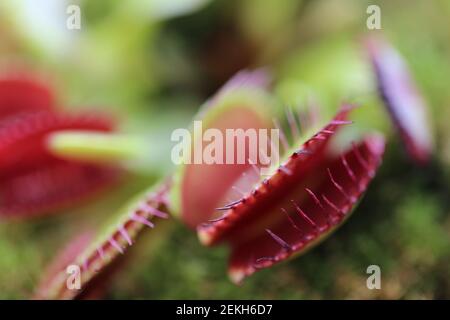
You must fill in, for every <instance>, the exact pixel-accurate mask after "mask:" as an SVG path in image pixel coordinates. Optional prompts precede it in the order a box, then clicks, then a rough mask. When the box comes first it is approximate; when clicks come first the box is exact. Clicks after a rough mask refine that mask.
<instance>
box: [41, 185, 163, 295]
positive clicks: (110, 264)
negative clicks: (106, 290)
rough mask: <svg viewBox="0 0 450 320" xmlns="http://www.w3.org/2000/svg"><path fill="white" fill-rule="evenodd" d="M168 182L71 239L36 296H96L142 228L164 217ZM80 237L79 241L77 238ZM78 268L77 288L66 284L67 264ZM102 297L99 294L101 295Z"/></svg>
mask: <svg viewBox="0 0 450 320" xmlns="http://www.w3.org/2000/svg"><path fill="white" fill-rule="evenodd" d="M169 186H170V181H167V182H163V183H161V184H157V185H156V186H155V187H151V188H150V189H149V190H147V191H145V192H143V194H142V195H138V196H137V197H136V199H135V200H133V201H130V203H129V204H128V205H126V206H125V207H124V208H123V209H122V210H121V211H120V212H119V214H118V215H117V216H115V217H113V218H112V219H111V222H110V223H107V224H105V226H104V228H103V229H102V230H100V231H99V232H98V233H94V232H92V231H85V232H83V233H82V235H86V236H77V237H76V238H75V239H73V240H72V241H71V242H70V243H69V245H68V246H67V247H66V248H65V249H64V250H63V251H62V252H61V253H60V255H59V256H58V257H57V258H55V260H54V262H53V263H52V264H51V265H50V267H49V268H48V269H47V272H46V275H45V277H43V278H42V280H41V283H40V284H39V285H38V287H37V290H36V292H35V296H34V297H35V298H37V299H75V298H77V299H84V298H90V297H96V298H98V297H99V296H98V294H100V292H98V291H97V289H98V288H97V286H98V285H100V284H103V285H105V286H106V285H107V282H108V280H109V278H110V277H111V276H112V275H113V274H114V272H115V271H116V270H118V269H119V270H120V265H121V263H122V261H123V259H125V258H126V256H125V255H126V254H128V252H127V251H128V250H129V248H130V247H131V246H132V245H133V244H134V242H135V241H137V239H138V238H139V235H140V234H141V232H142V231H143V230H144V229H145V228H150V229H153V228H154V227H155V221H154V220H155V218H158V219H167V218H168V215H167V213H166V211H167V191H168V188H169ZM80 237H81V239H82V240H80ZM70 265H75V266H78V267H79V268H80V283H81V288H80V289H79V290H76V289H73V288H70V287H69V286H68V285H67V280H68V274H67V272H66V270H67V267H68V266H70ZM100 297H101V294H100Z"/></svg>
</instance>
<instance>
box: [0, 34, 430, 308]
mask: <svg viewBox="0 0 450 320" xmlns="http://www.w3.org/2000/svg"><path fill="white" fill-rule="evenodd" d="M367 43H368V45H367V48H368V50H367V51H368V54H367V56H368V64H369V62H371V63H372V65H373V70H374V79H375V80H376V81H377V84H378V88H379V94H380V97H382V98H383V100H384V102H385V105H386V107H387V110H388V113H389V114H390V115H391V117H392V119H393V123H394V124H395V126H396V127H397V128H398V129H399V136H400V137H401V138H402V141H403V142H404V145H405V146H406V150H407V151H408V153H409V154H410V155H411V156H412V158H413V159H414V160H415V161H416V162H417V163H418V164H420V165H425V164H426V163H427V162H428V161H429V160H430V158H431V156H432V151H433V142H432V139H431V133H430V125H429V123H428V118H427V116H425V115H426V106H425V102H424V101H423V99H422V97H421V96H420V94H419V93H418V91H417V88H416V86H415V85H413V83H414V82H413V80H412V78H411V76H410V75H409V73H408V70H407V67H406V64H404V63H403V61H402V59H401V57H400V55H398V54H397V53H396V51H395V49H393V48H391V47H390V45H389V44H388V43H387V42H386V41H384V40H382V39H381V38H379V39H376V40H375V39H370V41H368V42H367ZM269 79H270V75H268V74H267V73H266V72H265V71H262V70H256V71H241V72H240V73H238V74H237V75H236V76H234V77H233V78H232V79H230V80H229V81H228V82H227V84H225V85H224V86H223V88H222V89H221V90H219V92H217V93H216V94H215V95H214V96H213V97H211V98H210V99H209V100H207V101H206V102H205V104H204V105H203V106H202V107H201V109H200V112H199V113H198V115H197V116H196V117H195V119H194V120H195V121H201V123H202V125H203V129H204V130H207V129H215V130H216V132H220V133H222V134H223V135H224V136H225V132H226V130H231V129H233V130H237V129H240V130H243V131H244V132H245V131H246V130H267V132H270V130H276V131H277V132H278V141H276V143H275V145H277V146H279V149H280V152H279V154H278V157H277V160H278V161H276V163H271V165H269V166H267V163H265V162H264V161H262V160H261V158H259V157H256V158H252V157H251V156H250V155H249V154H250V153H251V152H250V151H251V147H250V146H249V145H248V144H243V145H242V147H243V150H234V149H233V151H237V152H242V153H243V154H244V155H245V157H244V162H243V163H236V164H230V163H184V164H180V165H178V166H177V167H176V168H175V170H174V172H173V173H172V174H170V175H169V176H167V177H165V178H163V179H162V180H161V181H160V182H159V183H157V184H155V185H153V186H150V187H149V189H148V190H144V191H143V192H142V194H140V195H137V196H136V198H135V199H134V200H132V201H130V203H128V204H127V205H125V206H124V207H123V208H122V209H121V210H120V212H119V213H118V216H117V217H116V218H114V219H113V220H112V221H110V222H109V223H107V224H105V226H104V228H102V229H101V230H96V231H93V230H84V231H80V232H79V234H78V236H77V237H76V238H75V239H73V241H72V242H70V243H69V244H68V245H67V247H66V249H65V250H63V251H62V252H61V253H60V254H59V255H57V257H56V258H55V260H54V261H53V262H52V263H51V264H50V265H49V267H48V269H47V272H46V274H45V275H44V276H43V277H42V279H41V282H40V284H39V285H38V286H37V288H36V290H35V295H34V297H35V298H40V299H72V298H92V297H96V298H98V297H101V295H102V294H103V289H104V287H105V285H106V284H107V283H108V282H109V281H110V279H112V277H114V275H115V274H117V273H119V272H120V271H121V268H122V265H123V262H124V260H125V259H129V258H132V257H131V256H130V255H129V252H128V251H129V250H130V248H131V247H132V246H134V245H135V243H136V242H137V241H140V239H141V235H142V234H143V233H144V232H151V229H154V228H158V224H160V223H175V221H181V222H182V223H183V224H184V225H185V226H186V227H187V228H189V229H191V230H192V232H194V233H196V234H197V236H198V238H199V241H200V242H201V243H202V244H203V245H205V246H206V247H213V246H217V245H225V246H227V247H228V250H229V258H228V275H229V278H230V279H231V281H232V282H234V283H236V284H241V283H242V282H243V281H245V278H246V277H249V276H251V275H252V274H253V273H255V272H258V271H259V270H261V269H266V268H270V267H271V266H273V265H276V264H278V263H280V262H283V261H286V260H289V259H291V258H294V257H296V256H299V255H301V254H303V253H305V252H306V251H308V250H310V249H311V248H313V247H314V246H316V245H318V244H319V243H320V242H321V241H323V240H325V239H326V238H327V237H332V233H333V231H335V230H336V229H337V228H338V227H339V226H341V225H342V224H343V223H344V222H345V221H346V220H347V219H348V218H349V217H350V215H351V214H352V212H353V211H354V210H355V208H356V207H357V205H358V203H359V202H360V200H361V199H362V197H363V195H364V194H365V192H366V191H367V190H368V189H369V187H370V183H371V181H372V180H373V179H374V178H375V177H376V175H377V170H378V168H379V166H380V165H381V164H382V160H383V154H384V150H385V145H386V143H387V142H386V140H385V137H384V135H383V133H380V132H374V130H372V128H364V130H352V127H353V126H354V123H353V117H352V113H353V112H354V111H355V110H354V109H355V108H364V106H353V105H351V104H347V103H343V104H342V105H340V106H336V108H335V109H336V112H335V114H334V116H332V117H330V118H320V117H318V116H317V115H318V113H317V110H316V109H315V106H313V105H311V106H308V108H307V110H306V111H307V112H304V111H305V110H297V109H295V108H291V107H285V106H283V107H280V106H279V103H278V102H277V98H276V97H275V95H274V94H273V93H272V90H271V87H270V81H269ZM405 101H407V102H408V103H405ZM12 105H14V106H15V107H14V108H13V109H12V108H11V106H12ZM305 114H306V116H305ZM0 117H1V119H0V121H1V123H0V124H1V126H0V154H2V155H3V156H2V160H1V161H0V169H1V170H2V175H3V180H2V186H1V189H0V195H1V199H0V200H1V202H0V215H1V216H2V217H5V218H8V219H10V218H17V217H20V218H27V217H36V216H38V215H41V214H49V213H55V212H57V210H59V209H60V208H64V207H67V206H72V205H74V204H76V203H78V202H79V201H81V200H84V199H85V198H88V196H90V195H93V194H94V193H96V192H98V191H100V190H101V189H103V188H104V187H105V186H108V185H110V184H112V183H113V182H117V181H118V179H117V178H118V177H119V176H120V174H121V173H122V171H123V168H122V167H121V165H120V161H108V156H103V157H102V155H101V153H102V152H101V151H97V152H98V155H99V156H98V157H93V158H96V160H97V161H86V159H88V158H89V155H88V154H87V153H89V152H90V151H89V150H94V149H95V143H93V146H91V149H89V148H87V149H83V148H78V149H77V148H75V149H74V148H69V147H68V145H69V143H70V141H69V139H68V138H67V137H69V136H70V137H72V138H73V137H74V135H73V132H75V133H76V134H78V135H77V136H76V137H77V143H78V144H81V145H82V144H83V142H86V144H89V141H90V140H91V141H93V140H92V139H93V138H94V137H99V136H101V137H102V138H101V139H104V140H101V139H100V140H98V141H100V142H102V141H104V143H111V144H113V143H114V141H116V142H117V141H119V140H117V139H116V133H115V126H114V122H113V121H112V120H111V119H109V118H105V117H104V116H101V115H98V114H92V115H91V114H88V115H84V114H83V115H69V114H66V113H65V112H62V111H61V110H60V109H59V108H58V107H57V106H56V103H55V102H54V99H53V97H52V91H51V90H50V89H48V88H46V87H45V86H44V85H41V84H39V81H35V80H34V79H31V78H27V77H24V76H20V77H19V76H14V77H9V78H6V79H4V80H2V81H0ZM418 127H419V128H420V130H413V129H411V128H418ZM71 134H72V135H71ZM80 134H81V135H80ZM55 137H57V138H58V139H57V140H56V138H55ZM114 139H115V140H114ZM55 141H57V143H55ZM72 142H73V141H72ZM196 144H201V146H202V147H203V148H202V150H205V147H207V146H208V142H207V141H204V140H202V137H195V135H194V139H193V140H191V141H190V143H189V144H188V145H186V146H185V148H184V149H183V150H185V151H186V150H187V151H192V150H193V148H194V145H196ZM260 149H264V152H263V154H265V155H266V156H268V154H267V150H266V149H268V150H269V151H270V152H272V153H273V152H278V148H275V147H274V144H273V143H270V142H268V141H266V143H265V144H264V145H258V149H257V152H256V154H257V155H260V154H261V151H262V150H260ZM86 150H87V151H86ZM214 152H220V153H221V154H224V155H225V154H226V153H227V149H225V148H224V149H223V150H217V149H216V150H214ZM119 153H120V152H119ZM123 153H124V154H125V153H127V151H126V150H124V151H123ZM108 154H111V153H108ZM18 159H23V160H21V161H18ZM89 160H92V159H89ZM109 160H110V159H109ZM263 160H265V159H263ZM3 172H7V173H8V174H4V173H3ZM33 186H34V187H33ZM360 214H364V213H363V212H361V213H360ZM165 221H167V222H165ZM330 241H332V240H331V239H330ZM68 266H78V267H79V276H80V283H81V288H79V289H73V288H71V287H69V286H68V283H67V277H68V274H67V267H68Z"/></svg>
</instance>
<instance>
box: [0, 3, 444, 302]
mask: <svg viewBox="0 0 450 320" xmlns="http://www.w3.org/2000/svg"><path fill="white" fill-rule="evenodd" d="M69 4H78V5H80V7H81V17H82V21H81V23H82V24H81V30H68V29H67V28H66V19H67V17H68V15H67V14H66V7H67V6H68V5H69ZM370 4H377V5H379V6H380V8H381V19H382V20H381V21H382V32H383V33H384V35H385V36H386V37H387V38H388V39H389V40H390V41H391V42H392V43H393V44H394V45H395V46H396V47H397V48H398V50H399V51H400V52H401V53H402V54H403V56H404V57H405V59H406V61H407V62H408V64H409V66H410V68H411V71H412V74H413V75H414V77H415V79H416V80H417V82H418V85H419V87H420V89H421V91H422V93H423V95H424V97H425V99H426V100H427V101H428V103H429V106H430V113H431V115H432V120H433V130H434V133H433V134H434V137H435V140H436V151H435V154H434V157H433V160H432V162H431V164H430V165H429V166H428V167H425V168H418V167H416V166H414V165H413V164H412V163H411V162H410V160H409V159H408V157H407V156H406V155H405V153H404V152H403V151H402V148H401V142H400V141H399V137H398V134H397V133H396V131H395V130H394V129H393V128H392V126H391V124H390V122H389V119H388V117H387V115H386V112H385V110H384V108H383V106H382V104H381V103H380V101H379V99H378V96H377V95H376V92H375V86H374V83H373V76H372V74H371V70H370V66H369V65H368V63H367V59H366V57H365V54H364V51H363V48H362V46H361V39H362V37H364V35H367V34H370V32H372V31H369V30H368V29H367V27H366V19H367V17H368V15H367V13H366V9H367V6H368V5H370ZM255 67H267V68H268V70H270V71H271V72H272V74H273V76H274V92H275V93H276V94H277V96H278V97H279V99H280V100H281V101H282V102H283V103H285V104H286V105H298V104H302V103H305V101H306V100H307V99H313V100H314V101H315V102H317V103H318V104H320V105H321V106H323V110H324V114H327V113H331V112H332V111H333V110H336V108H337V107H338V105H339V103H340V102H342V101H344V100H346V101H350V102H354V103H356V104H360V105H362V106H363V107H362V108H360V109H359V110H358V111H357V114H356V122H357V123H358V125H360V126H363V127H370V128H374V129H378V130H382V131H383V132H385V133H386V134H387V135H388V137H389V145H388V150H387V153H386V156H385V159H384V163H383V166H382V167H381V169H380V172H379V174H378V176H377V177H376V178H375V180H374V182H373V183H372V184H371V186H370V188H369V190H368V192H367V194H366V196H365V198H364V199H363V201H362V202H361V204H360V205H359V207H358V208H357V210H356V212H355V214H354V215H353V217H352V218H351V219H349V221H348V222H347V223H346V224H345V225H344V226H343V227H341V228H340V229H339V230H338V231H337V232H336V233H335V234H334V235H333V236H332V237H330V238H329V239H328V240H327V241H325V242H324V243H323V244H321V245H320V246H318V247H317V248H315V249H314V250H312V251H311V252H309V253H307V254H306V255H304V256H302V257H300V258H297V259H295V260H293V261H290V262H289V263H284V264H282V265H279V266H276V267H274V268H272V269H270V270H264V271H262V272H260V273H258V274H256V275H255V276H253V277H251V278H249V279H248V280H247V281H246V282H245V283H244V284H243V285H242V286H241V287H237V286H235V285H233V284H231V283H230V281H229V280H228V278H227V276H226V259H227V250H226V248H214V249H206V248H204V247H202V246H201V245H200V244H199V243H198V240H197V238H196V235H195V234H194V233H192V232H190V231H189V230H187V229H186V228H185V227H184V226H183V225H181V224H180V223H166V224H161V225H159V226H158V228H156V229H155V230H154V231H152V232H148V233H147V234H146V235H145V237H144V238H143V240H142V241H140V244H139V245H138V246H137V247H136V248H135V249H133V251H132V256H131V257H129V259H127V264H126V265H125V267H124V268H123V269H122V270H121V271H120V272H119V273H118V274H117V276H116V277H115V278H114V279H113V281H112V282H111V283H110V288H109V290H108V292H107V295H106V298H113V299H119V298H120V299H122V298H125V299H128V298H130V299H141V298H148V299H170V298H172V299H177V298H179V299H183V298H187V299H195V298H203V299H210V298H230V299H235V298H248V299H252V298H263V299H266V298H271V299H311V298H312V299H322V298H330V299H365V298H369V299H372V298H379V299H432V298H437V299H439V298H440V299H442V298H447V299H448V298H450V215H449V213H450V201H449V194H450V192H449V191H450V170H449V164H450V139H449V138H450V125H449V122H450V90H449V86H450V85H449V79H450V2H449V1H447V0H436V1H425V0H397V1H388V0H386V1H362V0H314V1H312V0H283V1H279V0H243V1H229V0H178V1H177V0H128V1H118V0H117V1H115V0H96V1H87V0H85V1H81V0H80V1H75V0H73V1H68V0H64V1H63V0H40V1H34V0H2V1H1V2H0V71H5V72H6V71H9V70H11V69H13V70H14V69H19V70H25V71H29V72H33V73H38V74H41V75H44V76H45V77H47V78H48V79H49V81H50V82H51V83H52V84H53V85H54V86H55V88H56V89H55V90H56V91H57V92H58V97H59V102H60V104H61V105H62V106H63V107H65V108H67V109H76V108H90V107H92V106H95V107H96V108H100V109H102V110H104V111H105V112H108V113H111V114H114V115H115V116H116V117H117V118H118V119H120V123H121V129H122V130H123V131H124V132H128V133H136V134H138V135H141V136H143V137H146V139H147V141H148V144H149V146H150V149H151V150H152V153H151V157H150V158H151V160H149V162H148V164H147V165H142V164H141V166H142V168H141V170H138V172H139V173H133V174H131V173H130V174H129V176H128V177H127V178H126V179H125V181H124V182H123V183H122V184H121V185H120V186H118V187H117V188H115V189H114V190H111V191H110V192H109V193H108V194H106V195H104V196H103V197H101V198H99V199H97V200H96V201H95V202H91V203H89V204H86V205H83V206H81V207H77V208H74V209H71V210H67V211H66V212H62V213H61V214H58V215H53V216H50V217H46V218H39V219H34V220H32V221H0V298H3V299H19V298H27V297H29V296H30V295H31V293H32V292H33V290H34V288H35V286H36V284H37V283H38V280H39V278H40V276H41V274H42V271H43V270H44V268H45V266H46V265H47V264H48V263H49V261H50V260H51V259H52V257H54V255H55V252H57V251H58V249H60V248H62V247H63V246H64V245H65V244H66V242H67V241H68V240H69V239H70V238H71V237H73V236H74V235H76V234H77V233H78V232H80V230H82V228H84V227H86V226H100V225H101V224H102V222H104V221H105V220H106V219H107V218H108V217H109V216H110V215H111V214H112V212H114V211H116V209H117V207H119V206H120V205H121V204H123V203H125V202H126V201H127V199H129V198H130V196H132V195H133V194H134V193H136V192H137V191H139V190H142V189H143V188H144V187H145V186H148V185H150V184H151V183H152V182H154V181H155V180H156V179H158V178H159V177H161V176H163V175H164V174H166V173H167V172H169V170H170V169H171V168H170V161H169V157H170V147H171V142H170V132H171V131H172V130H173V129H174V128H179V127H186V126H187V125H188V124H189V122H190V120H191V117H192V115H194V114H195V112H196V111H197V109H198V107H199V106H200V105H201V103H202V102H203V101H204V100H205V99H206V98H207V97H209V96H210V95H211V94H213V93H214V92H215V91H216V90H217V89H218V88H219V87H220V86H221V85H222V84H223V83H224V82H225V81H226V80H227V79H228V78H229V77H231V76H232V75H233V74H234V73H236V72H237V71H238V70H240V69H243V68H255ZM0 183H1V182H0ZM371 264H376V265H379V266H380V267H381V271H382V289H381V290H368V289H367V287H366V278H367V274H366V268H367V266H369V265H371Z"/></svg>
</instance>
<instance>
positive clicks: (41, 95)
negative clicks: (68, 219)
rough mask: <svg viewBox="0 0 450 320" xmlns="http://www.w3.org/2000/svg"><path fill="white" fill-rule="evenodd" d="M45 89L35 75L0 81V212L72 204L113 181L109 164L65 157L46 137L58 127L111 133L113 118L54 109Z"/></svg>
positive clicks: (7, 214)
mask: <svg viewBox="0 0 450 320" xmlns="http://www.w3.org/2000/svg"><path fill="white" fill-rule="evenodd" d="M56 107H57V106H56V105H55V100H54V98H53V93H52V92H51V89H49V88H47V87H46V86H45V85H44V84H42V83H40V82H39V81H38V80H37V79H34V78H33V77H30V76H25V75H11V76H8V77H5V78H3V79H1V80H0V115H1V118H0V156H1V157H0V158H1V160H0V178H1V182H0V216H1V217H2V218H13V217H14V218H15V217H30V216H35V215H40V214H46V213H54V212H56V211H58V210H60V209H62V208H66V207H68V206H72V205H74V204H77V203H78V202H80V201H81V200H83V199H86V198H88V197H89V196H92V195H94V194H96V193H98V191H101V190H102V189H104V188H105V187H107V186H109V185H111V184H112V183H113V182H114V181H116V179H117V177H118V174H119V172H120V170H118V169H117V168H115V167H113V166H107V165H101V166H100V165H93V164H89V163H85V162H78V161H73V160H65V159H61V158H59V157H57V156H56V155H55V154H53V153H52V151H51V149H50V148H48V145H47V137H48V136H49V135H51V134H52V133H54V132H58V131H61V130H87V131H92V132H103V133H107V132H111V131H112V130H114V123H113V122H112V120H111V119H110V118H108V117H105V116H102V115H99V114H95V113H84V114H76V115H75V114H66V113H63V112H61V111H59V110H56Z"/></svg>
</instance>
